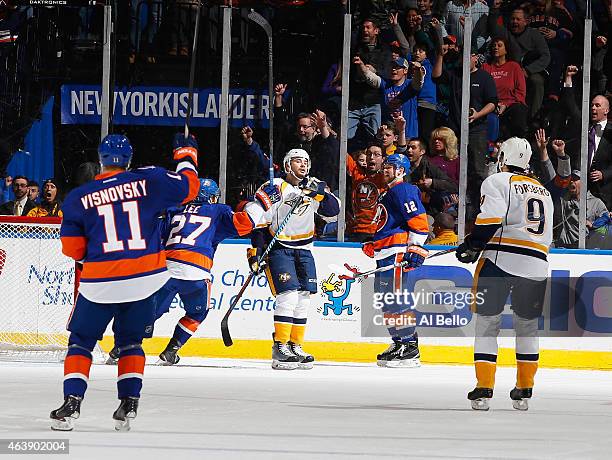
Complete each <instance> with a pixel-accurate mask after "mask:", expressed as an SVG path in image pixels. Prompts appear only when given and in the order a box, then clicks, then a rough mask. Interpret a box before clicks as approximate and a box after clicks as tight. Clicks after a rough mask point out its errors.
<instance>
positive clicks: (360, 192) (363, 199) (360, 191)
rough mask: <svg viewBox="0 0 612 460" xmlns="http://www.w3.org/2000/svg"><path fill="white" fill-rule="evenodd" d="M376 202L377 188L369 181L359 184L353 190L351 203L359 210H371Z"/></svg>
mask: <svg viewBox="0 0 612 460" xmlns="http://www.w3.org/2000/svg"><path fill="white" fill-rule="evenodd" d="M377 200H378V187H376V185H374V184H373V183H372V182H370V181H363V182H361V183H360V184H359V185H358V186H357V187H356V188H355V190H353V202H354V203H355V204H356V205H357V207H359V208H360V209H371V208H373V207H374V206H375V205H376V201H377Z"/></svg>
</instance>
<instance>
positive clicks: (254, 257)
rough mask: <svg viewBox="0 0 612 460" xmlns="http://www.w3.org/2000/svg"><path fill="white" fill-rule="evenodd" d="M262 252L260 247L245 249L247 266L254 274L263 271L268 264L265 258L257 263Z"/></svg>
mask: <svg viewBox="0 0 612 460" xmlns="http://www.w3.org/2000/svg"><path fill="white" fill-rule="evenodd" d="M262 254H263V249H262V248H248V249H247V260H248V261H249V267H250V268H251V271H252V272H253V273H255V274H256V275H257V274H258V273H259V272H262V271H264V270H265V269H266V266H267V265H268V261H267V260H266V259H264V260H262V261H261V263H258V262H259V258H260V257H261V255H262Z"/></svg>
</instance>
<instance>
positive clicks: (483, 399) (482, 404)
mask: <svg viewBox="0 0 612 460" xmlns="http://www.w3.org/2000/svg"><path fill="white" fill-rule="evenodd" d="M492 397H493V389H492V388H478V387H476V388H474V389H473V390H472V391H470V392H469V393H468V399H469V400H470V401H471V403H472V409H474V410H489V400H490V399H491V398H492Z"/></svg>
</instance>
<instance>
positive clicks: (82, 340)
mask: <svg viewBox="0 0 612 460" xmlns="http://www.w3.org/2000/svg"><path fill="white" fill-rule="evenodd" d="M97 341H98V338H97V337H89V336H86V335H83V334H79V333H76V332H72V333H71V334H70V337H69V339H68V347H77V348H82V349H85V350H88V351H90V352H91V351H92V350H93V349H94V347H95V346H96V342H97Z"/></svg>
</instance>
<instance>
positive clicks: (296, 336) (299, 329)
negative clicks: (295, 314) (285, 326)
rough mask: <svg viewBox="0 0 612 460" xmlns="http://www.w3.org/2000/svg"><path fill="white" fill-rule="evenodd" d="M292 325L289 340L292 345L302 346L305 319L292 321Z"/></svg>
mask: <svg viewBox="0 0 612 460" xmlns="http://www.w3.org/2000/svg"><path fill="white" fill-rule="evenodd" d="M293 321H294V324H293V326H291V335H290V338H289V340H290V341H291V342H293V343H297V344H300V345H301V344H303V343H304V334H305V333H306V318H304V319H298V318H294V319H293ZM297 321H300V322H301V321H303V322H304V323H303V324H295V323H296V322H297Z"/></svg>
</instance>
